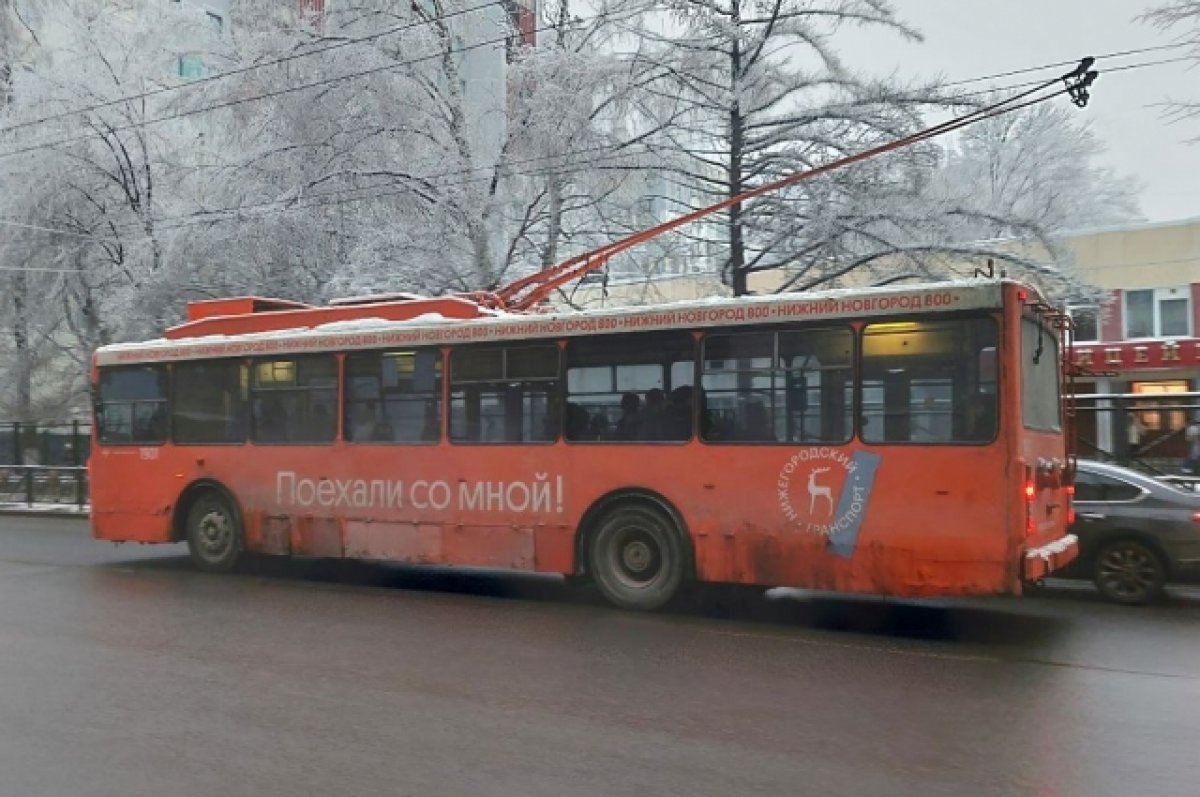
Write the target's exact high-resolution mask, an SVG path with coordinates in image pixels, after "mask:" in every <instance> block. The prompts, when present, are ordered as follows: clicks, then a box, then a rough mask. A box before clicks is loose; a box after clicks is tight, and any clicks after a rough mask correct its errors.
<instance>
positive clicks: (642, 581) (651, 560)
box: [611, 527, 663, 588]
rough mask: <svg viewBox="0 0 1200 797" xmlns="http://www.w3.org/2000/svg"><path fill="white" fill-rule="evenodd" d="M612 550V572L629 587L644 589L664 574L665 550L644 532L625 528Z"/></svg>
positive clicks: (643, 530) (619, 534) (651, 535)
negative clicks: (663, 552)
mask: <svg viewBox="0 0 1200 797" xmlns="http://www.w3.org/2000/svg"><path fill="white" fill-rule="evenodd" d="M611 550H612V558H613V560H614V561H613V565H614V567H613V568H611V569H612V572H613V574H614V575H616V577H617V580H618V581H620V582H621V583H622V584H623V585H624V586H626V587H634V588H637V587H645V586H647V585H649V584H652V583H653V582H654V580H655V579H657V578H658V577H659V575H660V574H661V573H662V569H663V556H662V550H661V549H660V548H659V544H658V541H657V540H656V539H655V538H654V535H653V534H651V533H650V532H648V531H646V530H645V529H642V528H638V527H631V528H625V529H622V530H621V531H620V532H618V533H617V535H616V537H615V538H614V540H613V545H612V549H611Z"/></svg>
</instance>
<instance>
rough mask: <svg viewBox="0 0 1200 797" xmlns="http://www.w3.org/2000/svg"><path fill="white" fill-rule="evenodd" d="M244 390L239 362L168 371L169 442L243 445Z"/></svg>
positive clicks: (243, 372)
mask: <svg viewBox="0 0 1200 797" xmlns="http://www.w3.org/2000/svg"><path fill="white" fill-rule="evenodd" d="M248 387H249V374H248V372H247V370H246V365H245V363H243V362H241V361H240V360H202V361H200V362H192V363H178V364H177V365H175V366H174V367H173V368H172V369H171V438H172V439H173V440H174V441H175V442H176V443H241V442H244V441H245V439H246V415H247V403H248V402H247V390H248Z"/></svg>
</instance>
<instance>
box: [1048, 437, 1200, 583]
mask: <svg viewBox="0 0 1200 797" xmlns="http://www.w3.org/2000/svg"><path fill="white" fill-rule="evenodd" d="M1071 533H1073V534H1075V535H1077V536H1078V537H1079V549H1080V550H1079V552H1080V557H1079V564H1078V567H1079V568H1084V569H1085V572H1086V575H1087V576H1089V577H1090V578H1091V579H1092V580H1093V581H1094V582H1095V583H1096V586H1097V588H1099V590H1100V592H1101V593H1102V594H1103V595H1104V596H1105V597H1106V598H1109V599H1110V600H1114V601H1117V602H1118V603H1127V604H1140V603H1147V602H1148V601H1151V600H1154V599H1155V598H1157V597H1159V596H1160V595H1162V592H1163V586H1164V585H1165V584H1166V583H1167V582H1168V581H1169V580H1171V579H1173V578H1174V577H1176V576H1179V575H1180V574H1182V573H1184V572H1186V571H1189V570H1195V569H1200V494H1198V493H1196V492H1193V491H1190V490H1185V489H1183V488H1180V487H1175V486H1173V485H1170V484H1167V483H1164V482H1161V481H1158V480H1156V479H1153V478H1151V477H1149V476H1146V475H1144V474H1142V473H1138V472H1137V471H1133V470H1129V469H1128V468H1122V467H1119V466H1117V465H1109V464H1107V463H1103V462H1092V461H1089V460H1080V461H1079V469H1078V471H1077V473H1076V476H1075V524H1074V525H1073V526H1072V527H1071Z"/></svg>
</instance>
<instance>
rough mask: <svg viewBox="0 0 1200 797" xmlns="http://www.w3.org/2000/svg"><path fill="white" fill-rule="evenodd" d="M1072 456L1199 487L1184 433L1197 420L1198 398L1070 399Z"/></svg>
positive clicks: (1199, 470) (1199, 468) (1199, 474)
mask: <svg viewBox="0 0 1200 797" xmlns="http://www.w3.org/2000/svg"><path fill="white" fill-rule="evenodd" d="M1073 403H1074V423H1075V441H1076V452H1077V453H1078V455H1079V456H1080V457H1084V458H1088V459H1099V460H1104V461H1106V462H1115V463H1117V464H1120V465H1125V466H1127V467H1131V468H1136V469H1138V470H1142V471H1145V472H1147V473H1150V474H1152V475H1155V476H1160V477H1165V478H1169V479H1170V480H1171V481H1175V482H1177V483H1180V484H1188V485H1193V484H1196V483H1197V482H1200V461H1193V459H1192V457H1190V456H1189V454H1190V453H1191V452H1190V451H1189V445H1188V440H1187V428H1188V426H1189V424H1191V423H1192V422H1193V421H1195V420H1198V419H1200V393H1168V394H1163V393H1154V394H1148V393H1091V394H1086V395H1079V396H1076V397H1075V398H1074V402H1073Z"/></svg>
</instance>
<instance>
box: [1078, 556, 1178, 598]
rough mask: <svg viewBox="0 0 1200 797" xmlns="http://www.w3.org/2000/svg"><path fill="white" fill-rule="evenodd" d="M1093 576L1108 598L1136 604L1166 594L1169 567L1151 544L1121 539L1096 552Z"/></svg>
mask: <svg viewBox="0 0 1200 797" xmlns="http://www.w3.org/2000/svg"><path fill="white" fill-rule="evenodd" d="M1092 579H1093V580H1094V581H1095V583H1096V587H1097V589H1099V590H1100V593H1101V594H1102V595H1104V597H1106V598H1108V599H1109V600H1111V601H1116V602H1117V603H1123V604H1126V605H1130V606H1136V605H1141V604H1145V603H1149V602H1150V601H1152V600H1156V599H1158V598H1159V597H1161V596H1162V593H1163V587H1164V586H1165V584H1166V567H1165V566H1164V565H1163V561H1162V558H1161V557H1160V556H1159V555H1158V553H1157V552H1155V551H1154V550H1152V549H1151V548H1150V547H1149V546H1147V545H1144V544H1143V543H1140V542H1138V541H1137V540H1117V541H1115V542H1110V543H1108V544H1107V545H1105V546H1104V547H1103V548H1101V549H1100V550H1099V551H1098V552H1097V553H1096V557H1095V559H1094V560H1093V562H1092Z"/></svg>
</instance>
